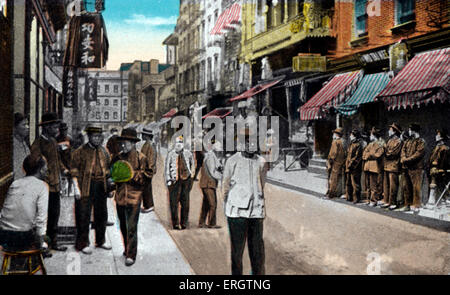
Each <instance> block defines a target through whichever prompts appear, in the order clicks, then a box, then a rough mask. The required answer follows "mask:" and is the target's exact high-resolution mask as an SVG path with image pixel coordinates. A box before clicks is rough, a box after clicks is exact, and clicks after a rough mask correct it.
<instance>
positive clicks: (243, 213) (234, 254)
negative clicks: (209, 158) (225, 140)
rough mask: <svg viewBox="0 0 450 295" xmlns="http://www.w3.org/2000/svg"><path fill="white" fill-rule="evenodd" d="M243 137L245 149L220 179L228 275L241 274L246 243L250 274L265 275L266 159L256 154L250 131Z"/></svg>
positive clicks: (245, 130) (234, 157) (233, 160)
mask: <svg viewBox="0 0 450 295" xmlns="http://www.w3.org/2000/svg"><path fill="white" fill-rule="evenodd" d="M241 130H242V131H241V132H242V133H243V134H241V135H245V150H244V151H243V152H238V153H236V154H234V155H233V156H232V157H231V158H229V159H228V161H227V162H226V164H225V171H224V174H223V179H222V186H223V193H224V198H225V215H226V216H227V220H228V228H229V232H230V240H231V272H232V274H233V275H242V255H243V253H244V247H245V242H246V240H248V252H249V255H250V262H251V266H252V274H254V275H263V274H265V266H264V264H265V262H264V260H265V254H264V240H263V222H264V218H265V203H264V184H265V178H266V174H267V163H266V161H265V159H264V158H263V157H261V156H259V155H258V154H257V153H256V152H257V149H256V142H257V138H256V142H252V143H253V145H252V143H251V141H250V139H249V136H251V135H253V130H251V129H250V128H243V129H241Z"/></svg>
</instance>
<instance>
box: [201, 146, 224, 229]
mask: <svg viewBox="0 0 450 295" xmlns="http://www.w3.org/2000/svg"><path fill="white" fill-rule="evenodd" d="M219 151H220V146H219V143H218V142H216V143H214V144H213V145H212V148H211V147H210V150H209V151H208V152H207V153H206V156H205V159H204V161H203V165H202V170H201V175H200V183H199V184H200V188H201V190H202V194H203V202H202V209H201V212H200V219H199V221H198V227H200V228H201V227H206V226H207V227H209V228H220V226H218V225H217V224H216V208H217V194H216V190H217V183H218V182H219V181H220V180H221V179H222V171H223V167H222V164H221V163H220V160H219V158H218V157H217V154H216V153H218V152H219ZM206 217H208V224H207V225H206V223H205V222H206Z"/></svg>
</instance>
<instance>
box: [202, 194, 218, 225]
mask: <svg viewBox="0 0 450 295" xmlns="http://www.w3.org/2000/svg"><path fill="white" fill-rule="evenodd" d="M202 193H203V202H202V210H201V212H200V219H199V221H198V224H199V225H204V224H205V222H206V217H208V225H210V226H212V225H216V209H217V195H216V189H215V188H202Z"/></svg>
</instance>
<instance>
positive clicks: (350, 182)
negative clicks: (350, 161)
mask: <svg viewBox="0 0 450 295" xmlns="http://www.w3.org/2000/svg"><path fill="white" fill-rule="evenodd" d="M345 183H346V195H347V200H349V201H353V202H357V201H359V200H360V199H361V171H352V172H347V173H346V178H345Z"/></svg>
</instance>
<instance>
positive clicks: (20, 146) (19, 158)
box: [13, 113, 30, 179]
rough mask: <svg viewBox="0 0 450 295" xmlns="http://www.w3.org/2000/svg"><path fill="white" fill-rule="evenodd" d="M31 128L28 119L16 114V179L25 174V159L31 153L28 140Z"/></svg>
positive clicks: (14, 157)
mask: <svg viewBox="0 0 450 295" xmlns="http://www.w3.org/2000/svg"><path fill="white" fill-rule="evenodd" d="M29 132H30V128H29V127H28V120H27V119H26V118H25V117H24V116H23V115H22V114H21V113H15V114H14V150H13V160H14V179H19V178H22V177H24V176H25V173H24V171H23V169H22V163H23V160H25V158H26V156H28V155H29V154H30V147H29V143H28V142H27V141H28V139H27V138H28V134H29Z"/></svg>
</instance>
